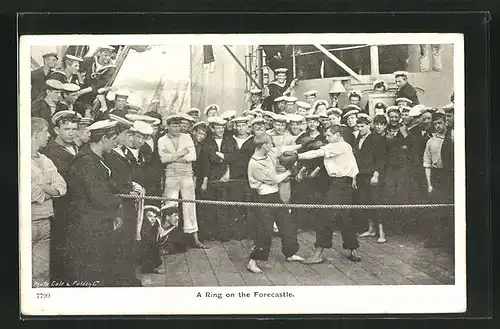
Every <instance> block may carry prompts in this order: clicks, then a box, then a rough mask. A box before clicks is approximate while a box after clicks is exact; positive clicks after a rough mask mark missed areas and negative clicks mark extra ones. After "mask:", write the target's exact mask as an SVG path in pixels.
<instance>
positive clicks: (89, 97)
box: [79, 57, 116, 104]
mask: <svg viewBox="0 0 500 329" xmlns="http://www.w3.org/2000/svg"><path fill="white" fill-rule="evenodd" d="M95 63H96V58H95V57H87V58H85V59H84V60H83V62H82V63H81V65H80V72H82V73H84V74H85V77H84V84H83V86H81V87H82V89H85V88H87V87H91V88H92V92H90V93H88V94H85V95H82V96H80V98H79V100H80V101H82V102H84V103H86V104H92V102H93V101H94V99H95V97H96V96H97V91H98V90H99V89H100V88H102V87H104V86H105V85H106V84H107V83H108V81H109V80H110V79H111V77H112V76H113V74H114V72H115V70H116V67H115V66H114V65H106V66H104V67H103V68H101V69H100V70H98V71H97V70H96V65H95Z"/></svg>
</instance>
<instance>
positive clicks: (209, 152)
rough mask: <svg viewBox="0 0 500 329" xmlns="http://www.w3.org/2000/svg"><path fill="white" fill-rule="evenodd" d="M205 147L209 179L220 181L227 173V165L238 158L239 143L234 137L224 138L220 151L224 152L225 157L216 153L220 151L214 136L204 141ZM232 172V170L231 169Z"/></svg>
mask: <svg viewBox="0 0 500 329" xmlns="http://www.w3.org/2000/svg"><path fill="white" fill-rule="evenodd" d="M203 147H204V148H205V155H204V156H205V159H206V160H205V161H206V162H205V163H206V164H208V180H209V181H218V180H219V179H221V178H222V176H223V175H224V174H225V172H226V170H227V167H228V166H231V165H232V163H234V162H235V161H237V160H238V157H239V156H238V144H237V143H236V141H235V140H234V138H232V137H231V138H223V139H222V144H221V148H220V149H221V150H220V152H222V153H224V159H222V158H220V157H219V156H217V155H216V154H215V152H217V151H218V146H217V143H216V142H215V139H214V138H210V139H205V140H204V141H203ZM230 173H231V171H230Z"/></svg>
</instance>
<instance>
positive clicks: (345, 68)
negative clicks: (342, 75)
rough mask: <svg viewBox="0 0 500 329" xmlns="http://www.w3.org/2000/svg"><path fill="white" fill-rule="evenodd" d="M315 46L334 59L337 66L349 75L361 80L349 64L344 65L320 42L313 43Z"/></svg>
mask: <svg viewBox="0 0 500 329" xmlns="http://www.w3.org/2000/svg"><path fill="white" fill-rule="evenodd" d="M314 46H315V47H316V48H318V49H319V50H320V51H321V52H322V53H323V54H325V55H326V57H328V58H330V59H331V60H332V61H334V62H335V63H336V64H337V65H338V66H340V67H341V68H343V69H344V70H345V71H346V72H347V73H349V75H350V76H352V77H353V78H354V79H356V80H358V81H361V77H360V76H359V75H358V74H357V73H356V72H354V71H353V70H352V69H351V68H350V67H349V66H347V65H345V64H344V62H342V61H341V60H340V59H338V58H337V57H336V56H334V55H333V54H332V53H331V52H329V51H328V50H326V48H325V47H323V46H322V45H320V44H315V45H314Z"/></svg>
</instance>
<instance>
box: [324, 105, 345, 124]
mask: <svg viewBox="0 0 500 329" xmlns="http://www.w3.org/2000/svg"><path fill="white" fill-rule="evenodd" d="M326 114H327V115H328V117H329V118H330V121H331V123H332V125H339V124H340V122H341V121H342V110H341V109H339V108H338V107H330V108H329V109H328V110H326Z"/></svg>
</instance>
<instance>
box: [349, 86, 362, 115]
mask: <svg viewBox="0 0 500 329" xmlns="http://www.w3.org/2000/svg"><path fill="white" fill-rule="evenodd" d="M360 102H361V95H360V94H358V93H357V92H356V91H351V92H349V105H356V106H359V103H360ZM360 112H361V111H360Z"/></svg>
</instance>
